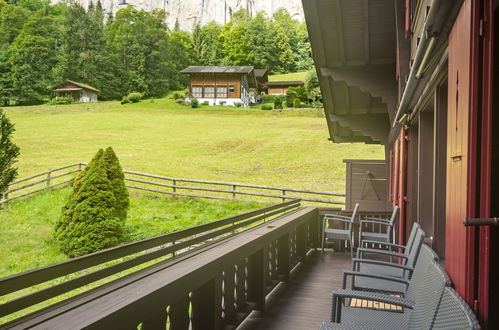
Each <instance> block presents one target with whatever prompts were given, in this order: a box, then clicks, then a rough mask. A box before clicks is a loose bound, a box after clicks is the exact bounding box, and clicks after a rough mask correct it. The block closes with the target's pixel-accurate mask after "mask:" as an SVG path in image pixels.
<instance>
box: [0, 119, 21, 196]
mask: <svg viewBox="0 0 499 330" xmlns="http://www.w3.org/2000/svg"><path fill="white" fill-rule="evenodd" d="M15 130H16V129H15V127H14V124H12V123H11V122H10V120H9V118H7V116H6V115H5V112H4V111H3V110H2V109H0V136H1V137H2V139H1V143H0V193H4V192H5V190H7V188H8V186H9V183H11V182H12V181H13V180H14V179H15V178H16V176H17V168H15V167H13V165H14V164H15V163H16V161H17V160H16V158H17V157H18V156H19V147H18V146H17V145H16V144H15V143H14V142H12V140H11V138H12V133H14V132H15Z"/></svg>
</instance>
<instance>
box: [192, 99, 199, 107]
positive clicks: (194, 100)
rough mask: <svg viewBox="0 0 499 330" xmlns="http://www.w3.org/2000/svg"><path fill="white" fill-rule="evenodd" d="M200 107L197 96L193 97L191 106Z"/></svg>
mask: <svg viewBox="0 0 499 330" xmlns="http://www.w3.org/2000/svg"><path fill="white" fill-rule="evenodd" d="M198 107H199V101H198V99H197V98H195V97H193V98H192V99H191V108H198Z"/></svg>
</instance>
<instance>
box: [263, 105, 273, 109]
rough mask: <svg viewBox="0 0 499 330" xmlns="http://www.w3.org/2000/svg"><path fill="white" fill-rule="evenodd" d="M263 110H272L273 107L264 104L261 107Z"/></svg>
mask: <svg viewBox="0 0 499 330" xmlns="http://www.w3.org/2000/svg"><path fill="white" fill-rule="evenodd" d="M261 109H262V110H272V109H273V107H272V106H271V105H270V104H264V105H262V106H261Z"/></svg>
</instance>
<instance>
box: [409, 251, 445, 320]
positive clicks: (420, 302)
mask: <svg viewBox="0 0 499 330" xmlns="http://www.w3.org/2000/svg"><path fill="white" fill-rule="evenodd" d="M447 286H450V279H449V277H448V276H447V274H446V273H445V271H444V270H443V269H442V267H441V266H440V265H439V264H438V263H437V262H436V261H434V260H433V261H432V262H430V263H429V264H427V265H426V269H425V272H424V280H423V281H422V283H421V284H420V285H419V287H418V288H417V290H416V292H415V294H416V295H415V296H414V298H415V299H414V301H415V306H414V310H413V311H412V312H410V313H408V315H409V316H408V317H409V319H408V329H430V328H431V325H432V323H433V322H434V319H435V314H436V312H437V309H438V305H439V303H440V300H441V299H442V295H443V293H444V289H445V287H447ZM447 329H453V328H447Z"/></svg>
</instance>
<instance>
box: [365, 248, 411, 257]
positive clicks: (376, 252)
mask: <svg viewBox="0 0 499 330" xmlns="http://www.w3.org/2000/svg"><path fill="white" fill-rule="evenodd" d="M363 253H372V254H382V255H386V256H389V257H400V258H404V259H408V258H409V257H408V256H406V255H405V254H402V253H398V252H391V251H386V250H377V249H367V248H359V249H357V257H358V258H362V259H364V258H363V257H362V254H363Z"/></svg>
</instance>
